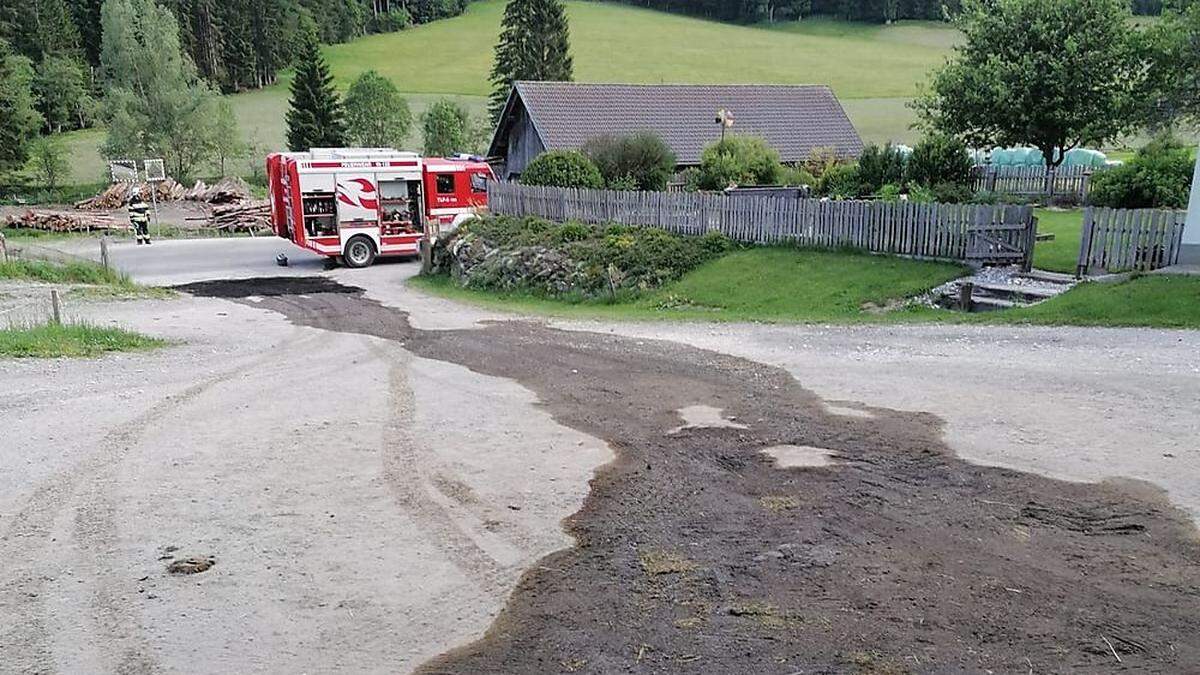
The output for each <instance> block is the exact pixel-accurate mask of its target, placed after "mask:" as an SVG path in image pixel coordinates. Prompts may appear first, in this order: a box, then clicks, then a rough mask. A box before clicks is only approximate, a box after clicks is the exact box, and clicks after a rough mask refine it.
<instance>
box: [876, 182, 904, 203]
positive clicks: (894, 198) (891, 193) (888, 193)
mask: <svg viewBox="0 0 1200 675" xmlns="http://www.w3.org/2000/svg"><path fill="white" fill-rule="evenodd" d="M878 194H879V201H881V202H898V201H900V186H899V185H896V184H895V183H888V184H887V185H884V186H883V187H881V188H879V190H878Z"/></svg>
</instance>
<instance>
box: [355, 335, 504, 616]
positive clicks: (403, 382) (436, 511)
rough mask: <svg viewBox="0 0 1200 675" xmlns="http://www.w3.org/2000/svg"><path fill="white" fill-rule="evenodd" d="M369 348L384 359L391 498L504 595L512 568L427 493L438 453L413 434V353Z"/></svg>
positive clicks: (490, 589) (491, 590)
mask: <svg viewBox="0 0 1200 675" xmlns="http://www.w3.org/2000/svg"><path fill="white" fill-rule="evenodd" d="M370 348H371V350H372V351H373V352H375V354H376V355H377V356H378V357H379V358H380V359H381V360H383V361H384V362H385V363H388V364H389V369H388V393H389V400H390V405H391V415H390V421H389V423H388V425H387V438H388V439H392V440H391V441H390V442H388V443H386V444H385V445H384V447H383V452H384V454H383V477H384V481H385V483H386V485H387V486H388V489H389V490H390V491H391V493H392V497H393V499H395V501H396V503H397V504H398V505H399V506H400V508H401V509H403V510H404V512H405V513H407V514H408V515H409V516H410V517H411V518H413V519H414V520H415V521H417V523H419V524H420V526H421V529H422V533H423V534H425V535H427V536H429V537H430V538H431V539H432V542H433V543H434V544H435V545H436V546H438V547H439V548H441V549H442V550H443V551H444V552H445V554H446V556H445V557H446V559H447V560H449V561H451V562H452V563H453V564H454V565H455V566H456V567H458V568H459V569H460V570H461V571H462V572H463V573H464V574H466V575H467V577H468V578H470V579H472V580H473V581H474V583H475V584H476V585H477V586H478V587H479V589H480V590H481V591H483V592H484V593H485V594H486V595H487V596H488V597H491V598H495V599H502V598H504V597H505V596H506V595H508V591H509V588H510V587H511V585H512V580H513V578H514V576H515V575H514V574H513V572H512V571H511V570H508V569H506V568H505V566H504V565H502V564H500V563H499V562H498V561H496V560H495V559H493V558H492V557H491V556H490V555H488V553H487V552H486V551H485V550H483V549H482V548H480V547H479V545H478V544H476V543H475V540H474V539H472V538H471V536H470V535H469V534H468V533H467V532H465V531H464V530H463V529H462V528H461V527H460V526H459V525H458V523H456V522H455V521H454V518H453V517H452V515H451V514H450V513H449V511H447V509H446V508H445V507H443V506H442V505H441V504H439V503H438V501H437V500H436V499H435V498H434V497H433V495H432V494H431V493H430V490H431V489H432V487H433V485H432V482H431V480H432V477H431V476H430V475H429V474H428V473H427V471H426V467H431V466H434V465H435V464H436V463H437V458H436V457H435V456H434V455H433V453H432V452H430V451H429V450H428V448H426V447H425V445H424V443H423V441H422V440H421V439H419V438H416V437H415V435H414V434H413V428H414V410H415V405H416V401H415V399H414V397H413V392H412V388H411V387H410V386H409V384H408V367H409V364H410V363H411V361H412V356H411V355H409V354H408V353H407V352H398V351H392V350H388V349H385V348H384V347H382V346H380V345H378V344H371V345H370Z"/></svg>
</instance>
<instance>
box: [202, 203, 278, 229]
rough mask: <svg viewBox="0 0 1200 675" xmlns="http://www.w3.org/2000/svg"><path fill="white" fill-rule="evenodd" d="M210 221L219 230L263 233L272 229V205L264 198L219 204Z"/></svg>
mask: <svg viewBox="0 0 1200 675" xmlns="http://www.w3.org/2000/svg"><path fill="white" fill-rule="evenodd" d="M208 222H209V225H210V226H211V227H213V228H215V229H218V230H225V231H227V232H249V233H251V234H261V233H264V232H268V231H270V229H271V205H270V203H269V202H267V201H266V200H263V201H255V202H246V203H244V204H231V205H229V206H217V207H215V208H214V209H213V213H212V217H211V218H209V221H208Z"/></svg>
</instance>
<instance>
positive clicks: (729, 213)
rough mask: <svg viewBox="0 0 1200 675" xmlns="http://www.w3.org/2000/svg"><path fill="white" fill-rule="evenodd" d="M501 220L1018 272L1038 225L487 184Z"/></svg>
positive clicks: (880, 207) (945, 214) (1001, 216)
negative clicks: (619, 228) (852, 251)
mask: <svg viewBox="0 0 1200 675" xmlns="http://www.w3.org/2000/svg"><path fill="white" fill-rule="evenodd" d="M488 205H489V208H490V209H491V210H492V211H493V212H495V213H499V214H504V215H512V216H539V217H542V218H546V219H549V220H556V221H559V222H565V221H568V220H577V221H581V222H586V223H595V224H602V223H619V224H623V225H642V226H647V227H658V228H662V229H664V230H667V231H668V232H673V233H676V234H685V235H701V234H704V233H705V232H709V231H713V230H716V231H719V232H722V233H724V234H725V235H726V236H728V237H729V238H731V239H734V240H735V241H740V242H745V243H754V244H784V243H790V244H795V245H798V246H811V247H829V248H836V247H851V248H858V249H862V250H866V251H872V252H876V253H892V254H897V255H908V256H914V257H920V258H936V259H942V260H956V261H964V262H968V263H971V264H1019V265H1022V266H1024V267H1026V268H1027V267H1028V266H1029V264H1030V261H1031V259H1032V255H1033V244H1034V239H1035V237H1036V230H1037V219H1036V218H1034V216H1033V209H1032V208H1031V207H1029V206H994V205H981V204H914V203H911V202H894V203H892V202H880V201H822V200H818V199H803V198H796V197H781V196H761V197H760V196H740V197H738V198H736V199H731V198H729V197H727V196H726V195H723V194H720V193H680V192H623V191H613V190H582V189H573V188H556V187H540V186H526V185H519V184H516V183H498V182H492V183H489V184H488Z"/></svg>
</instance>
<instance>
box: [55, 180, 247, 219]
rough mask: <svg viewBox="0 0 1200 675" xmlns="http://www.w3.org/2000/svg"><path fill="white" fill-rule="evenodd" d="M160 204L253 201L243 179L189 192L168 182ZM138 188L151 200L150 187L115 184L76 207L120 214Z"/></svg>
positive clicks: (200, 184) (159, 190)
mask: <svg viewBox="0 0 1200 675" xmlns="http://www.w3.org/2000/svg"><path fill="white" fill-rule="evenodd" d="M156 185H157V187H156V189H157V197H158V201H159V202H160V203H161V202H175V201H180V200H184V199H186V200H188V201H193V202H203V203H206V204H237V203H240V202H246V201H249V200H250V198H251V194H250V186H249V185H247V184H246V181H244V180H242V179H241V178H222V179H221V180H220V181H218V182H217V183H216V184H215V185H211V186H210V185H206V184H205V183H204V181H196V184H195V185H193V186H192V187H191V188H185V187H184V186H182V185H180V184H179V183H177V182H175V181H174V180H172V179H170V178H168V179H167V180H165V181H162V182H161V183H157V184H156ZM135 187H136V188H137V189H138V190H140V191H141V193H142V195H143V196H144V197H145V198H146V200H147V201H149V199H150V190H151V186H150V185H149V184H147V183H114V184H113V185H110V186H109V187H108V188H106V189H105V190H104V191H103V192H101V193H100V194H98V195H96V196H94V197H89V198H87V199H84V200H83V201H79V202H76V203H75V208H77V209H85V210H110V211H111V210H116V209H120V208H122V207H124V206H125V205H126V204H128V203H129V195H130V194H132V193H133V189H134V188H135Z"/></svg>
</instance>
